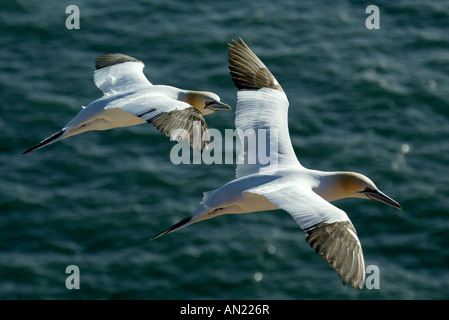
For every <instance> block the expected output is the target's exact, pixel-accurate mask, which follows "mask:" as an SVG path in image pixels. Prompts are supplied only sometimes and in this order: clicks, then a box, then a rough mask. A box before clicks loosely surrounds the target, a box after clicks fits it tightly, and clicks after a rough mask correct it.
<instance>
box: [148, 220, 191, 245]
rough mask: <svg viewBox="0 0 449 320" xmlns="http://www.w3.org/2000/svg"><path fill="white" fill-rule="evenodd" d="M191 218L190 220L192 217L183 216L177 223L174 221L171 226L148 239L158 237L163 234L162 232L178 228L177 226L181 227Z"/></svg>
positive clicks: (165, 232)
mask: <svg viewBox="0 0 449 320" xmlns="http://www.w3.org/2000/svg"><path fill="white" fill-rule="evenodd" d="M191 220H192V217H187V218H184V219H182V220H181V221H179V222H178V223H176V224H174V225H173V226H171V227H170V228H168V229H166V230H164V231H162V232H160V233H158V234H157V235H155V236H154V237H153V238H151V239H150V240H154V239H156V238H159V237H161V236H163V235H164V234H167V233H169V232H172V231H175V230H176V229H179V228H181V227H183V226H184V225H185V224H187V223H189V222H190V221H191Z"/></svg>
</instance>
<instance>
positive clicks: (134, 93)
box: [23, 53, 231, 154]
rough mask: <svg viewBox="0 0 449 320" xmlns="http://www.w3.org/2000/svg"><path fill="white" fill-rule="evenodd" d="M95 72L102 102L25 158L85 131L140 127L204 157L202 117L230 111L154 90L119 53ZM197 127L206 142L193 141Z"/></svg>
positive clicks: (202, 94) (209, 96)
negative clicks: (187, 145) (152, 129)
mask: <svg viewBox="0 0 449 320" xmlns="http://www.w3.org/2000/svg"><path fill="white" fill-rule="evenodd" d="M95 68H96V70H95V72H94V82H95V85H96V86H97V87H98V88H99V89H100V90H101V91H103V96H102V97H101V98H99V99H97V100H95V101H94V102H92V103H90V104H89V105H88V106H87V107H83V109H82V110H81V111H80V112H79V113H78V114H77V115H76V117H75V118H73V119H72V121H70V122H69V123H68V124H67V125H66V126H65V127H64V128H62V129H61V130H60V131H58V132H56V133H55V134H53V135H52V136H50V137H48V138H46V139H44V140H43V141H41V142H40V143H38V144H37V145H35V146H34V147H32V148H30V149H28V150H26V151H25V152H23V154H25V153H28V152H30V151H33V150H35V149H39V148H42V147H43V146H46V145H49V144H51V143H54V142H56V141H58V140H61V139H65V138H68V137H70V136H74V135H77V134H80V133H83V132H86V131H91V130H109V129H113V128H118V127H128V126H134V125H138V124H142V123H151V124H153V125H154V126H155V127H156V128H157V129H158V130H159V131H160V132H162V133H163V134H165V135H166V136H169V137H172V138H173V139H174V140H178V141H179V142H180V141H182V140H184V139H186V138H189V142H190V145H191V146H192V148H193V149H194V150H197V151H202V150H203V148H204V147H205V145H207V144H208V141H207V140H208V138H209V136H208V132H207V124H206V122H205V120H204V118H203V116H205V115H209V114H211V113H214V112H216V111H220V110H230V109H231V108H230V107H229V106H228V105H226V104H224V103H223V102H220V97H219V96H218V95H216V94H215V93H213V92H206V91H191V90H183V89H179V88H175V87H172V86H167V85H153V84H152V83H151V82H150V81H148V79H147V78H146V77H145V75H144V73H143V68H144V63H143V62H142V61H140V60H137V59H136V58H133V57H130V56H127V55H124V54H121V53H111V54H105V55H102V56H100V57H99V58H98V59H97V61H96V63H95ZM195 123H196V124H197V127H198V129H197V130H201V131H200V132H201V134H198V135H196V136H198V138H200V139H201V138H203V140H206V141H193V131H194V130H195V126H194V125H195ZM200 139H197V140H200Z"/></svg>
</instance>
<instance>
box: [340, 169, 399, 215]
mask: <svg viewBox="0 0 449 320" xmlns="http://www.w3.org/2000/svg"><path fill="white" fill-rule="evenodd" d="M337 180H338V184H339V186H340V188H341V192H342V193H343V194H345V198H349V197H356V198H363V199H371V200H376V201H380V202H382V203H385V204H387V205H389V206H392V207H395V208H398V209H401V205H400V204H399V203H398V202H396V201H395V200H393V199H392V198H390V197H389V196H387V195H386V194H384V193H383V192H382V191H380V190H379V188H377V187H376V185H375V184H374V182H373V181H371V179H369V178H368V177H366V176H364V175H363V174H360V173H355V172H341V173H339V174H338V175H337Z"/></svg>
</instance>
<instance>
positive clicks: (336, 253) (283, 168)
mask: <svg viewBox="0 0 449 320" xmlns="http://www.w3.org/2000/svg"><path fill="white" fill-rule="evenodd" d="M239 40H240V43H239V42H237V41H235V40H233V44H228V50H229V51H228V54H229V69H230V73H231V76H232V80H233V82H234V84H235V85H236V87H237V88H238V93H237V108H236V118H235V125H236V129H237V131H238V132H239V135H240V134H242V135H241V136H240V140H241V143H242V148H241V153H240V155H239V156H240V159H241V160H243V161H240V162H237V167H236V178H235V179H234V180H232V181H230V182H228V183H226V184H225V185H223V186H222V187H220V188H218V189H216V190H214V191H210V192H205V193H204V197H203V200H202V202H201V203H200V206H199V207H197V209H196V210H195V211H194V212H193V214H192V215H191V216H189V217H187V218H185V219H183V220H182V221H180V222H178V223H177V224H175V225H173V226H172V227H170V228H168V229H166V230H165V231H163V232H161V233H159V234H158V235H156V236H155V237H154V238H153V239H155V238H157V237H159V236H162V235H164V234H166V233H169V232H172V231H175V230H178V229H180V228H183V227H186V226H188V225H191V224H192V223H195V222H198V221H202V220H206V219H211V218H215V217H217V216H219V215H223V214H238V213H249V212H258V211H269V210H277V209H282V210H284V211H287V212H288V213H289V214H290V215H291V216H292V217H293V219H294V220H295V221H296V222H297V223H298V224H299V226H300V227H301V228H302V229H303V230H304V231H305V232H306V233H307V235H306V240H307V241H308V242H309V243H310V246H311V247H313V248H314V249H315V250H316V252H317V253H318V254H320V255H321V256H322V257H323V259H324V260H326V261H327V262H328V263H329V264H330V266H331V267H332V268H333V269H335V270H336V272H337V273H338V275H339V276H340V277H341V279H342V282H343V284H345V285H346V284H347V283H349V281H351V286H352V288H353V289H356V288H357V287H358V288H360V289H361V288H363V285H364V283H365V262H364V257H363V252H362V247H361V244H360V241H359V238H358V236H357V232H356V230H355V228H354V225H353V224H352V222H351V221H350V219H349V217H348V216H347V214H346V213H345V212H344V211H343V210H341V209H339V208H337V207H336V206H334V205H333V204H331V202H333V201H335V200H338V199H342V198H350V197H355V198H362V199H372V200H377V201H380V202H383V203H385V204H387V205H390V206H393V207H396V208H399V209H400V208H401V206H400V205H399V203H397V202H396V201H395V200H393V199H392V198H390V197H388V196H387V195H385V194H384V193H382V192H381V191H380V190H379V189H378V188H377V187H376V185H375V184H374V183H373V182H372V181H371V180H370V179H369V178H368V177H366V176H364V175H362V174H360V173H355V172H343V171H337V172H324V171H318V170H310V169H307V168H305V167H304V166H302V165H301V164H300V162H299V161H298V158H297V157H296V155H295V152H294V150H293V146H292V144H291V141H290V135H289V131H288V115H287V113H288V106H289V102H288V99H287V96H286V94H285V92H284V91H283V89H282V87H281V85H280V84H279V83H278V81H277V80H276V78H275V77H274V76H273V75H272V74H271V72H270V71H269V70H268V68H267V67H266V66H265V65H264V64H263V63H262V61H261V60H260V59H259V58H258V57H257V56H256V55H255V54H254V52H253V51H252V50H251V49H250V48H249V47H248V46H247V45H246V43H245V42H244V41H243V40H242V39H241V38H239ZM251 130H252V131H253V132H255V133H257V132H270V133H271V134H270V136H271V137H276V139H275V141H276V142H277V148H271V147H270V149H269V152H270V157H271V158H272V159H274V160H275V161H265V162H262V161H254V160H257V159H258V158H257V157H255V156H254V155H253V156H251V153H254V150H252V149H251V147H252V146H251V145H250V143H249V139H245V135H244V134H243V133H245V132H248V131H251ZM260 130H262V131H260ZM263 130H265V131H263ZM247 136H248V135H246V137H247ZM242 139H243V140H244V141H242ZM258 145H259V144H258ZM261 146H262V147H263V146H264V145H263V144H261ZM270 146H273V145H272V144H271V145H270ZM265 148H268V143H267V145H266V146H265ZM264 151H265V150H264ZM251 159H252V161H249V160H251ZM254 162H255V163H254Z"/></svg>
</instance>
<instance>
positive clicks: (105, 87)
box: [94, 53, 152, 94]
mask: <svg viewBox="0 0 449 320" xmlns="http://www.w3.org/2000/svg"><path fill="white" fill-rule="evenodd" d="M144 66H145V65H144V63H143V62H142V61H140V60H137V59H136V58H133V57H130V56H127V55H124V54H121V53H109V54H105V55H102V56H100V57H99V58H98V59H97V61H96V62H95V67H96V69H97V70H96V71H95V72H94V82H95V85H96V86H97V87H98V88H99V89H101V91H103V93H104V94H106V93H108V92H110V91H112V90H113V91H115V92H117V91H127V90H130V89H137V88H140V87H149V86H152V84H151V82H150V81H148V79H147V78H146V77H145V75H144V74H143V67H144Z"/></svg>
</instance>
